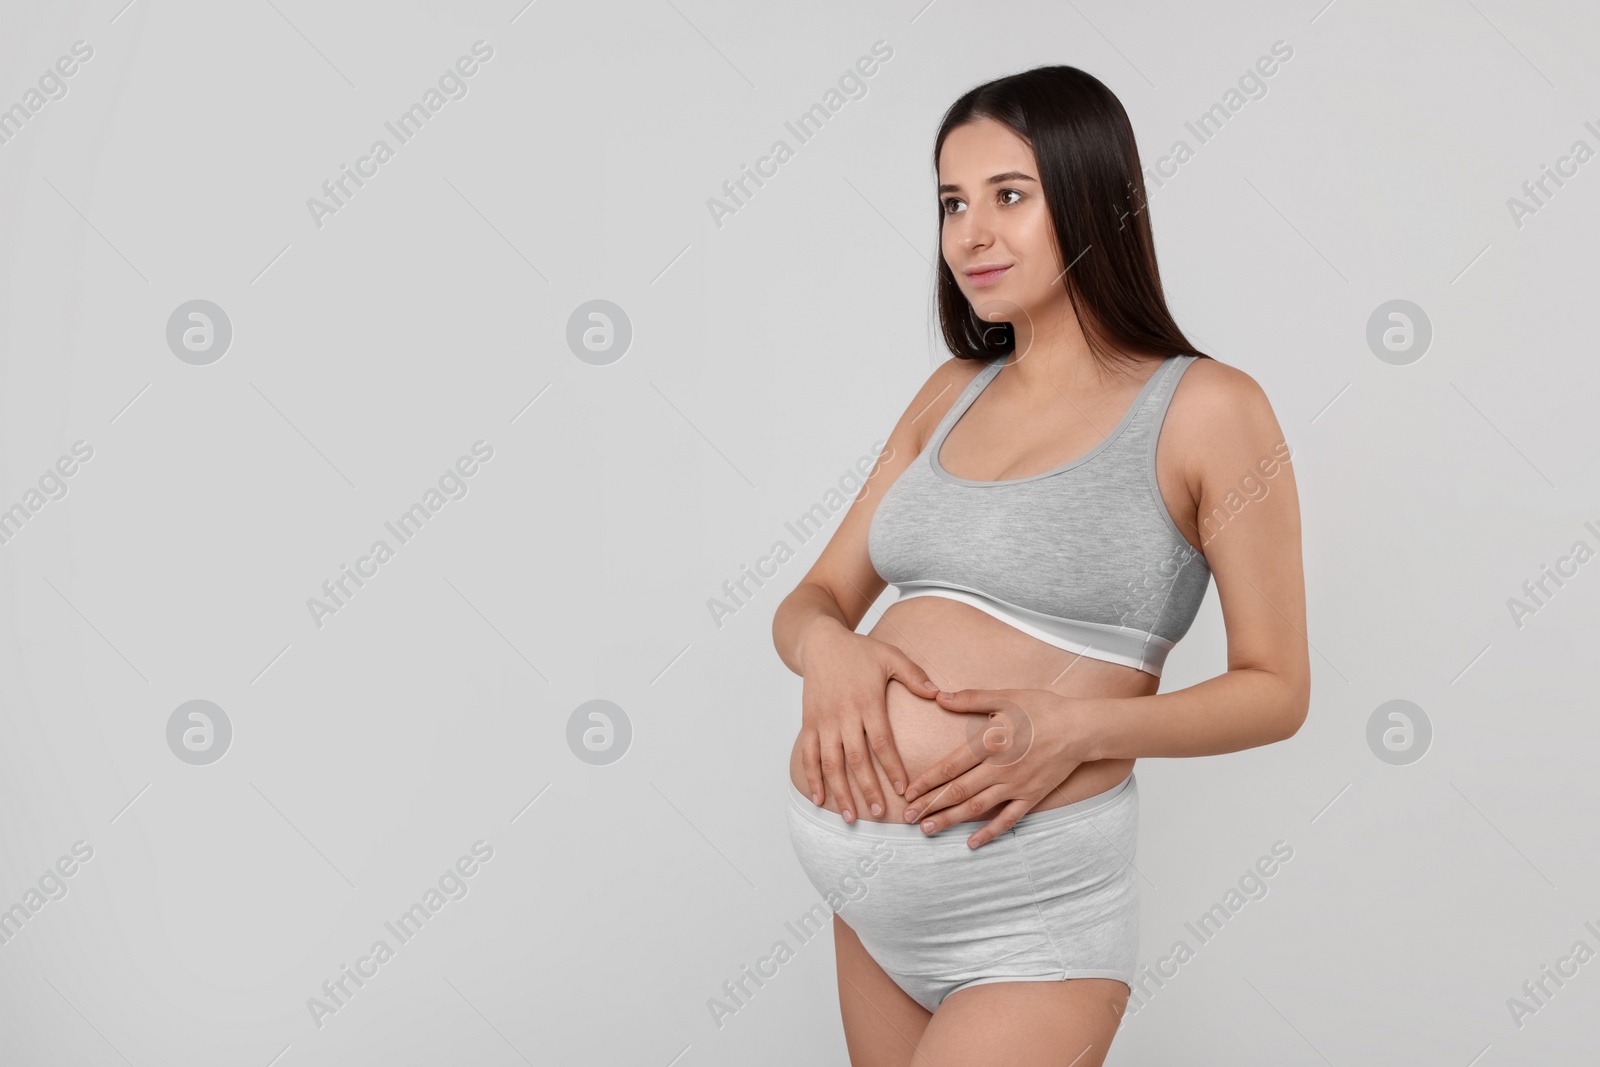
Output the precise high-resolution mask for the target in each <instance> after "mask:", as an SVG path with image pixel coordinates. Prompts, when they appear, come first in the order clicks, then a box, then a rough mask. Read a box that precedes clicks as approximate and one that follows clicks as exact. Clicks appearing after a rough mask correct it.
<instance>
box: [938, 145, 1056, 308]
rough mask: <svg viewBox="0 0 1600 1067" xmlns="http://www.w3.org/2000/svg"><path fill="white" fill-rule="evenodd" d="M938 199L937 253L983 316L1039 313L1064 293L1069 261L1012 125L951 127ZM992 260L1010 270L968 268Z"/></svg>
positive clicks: (1031, 163)
mask: <svg viewBox="0 0 1600 1067" xmlns="http://www.w3.org/2000/svg"><path fill="white" fill-rule="evenodd" d="M939 202H940V206H941V209H942V211H943V229H942V230H941V233H940V238H939V249H940V252H941V253H942V254H943V255H944V261H945V262H946V263H948V264H949V265H950V270H951V271H952V272H953V273H954V274H955V276H956V284H958V285H959V286H960V287H961V291H962V293H964V294H965V295H966V297H967V300H968V301H970V302H971V304H972V306H973V307H974V308H975V309H977V311H978V313H979V315H980V316H982V317H983V318H986V319H991V320H992V319H994V318H1004V319H1010V318H1011V316H1010V315H1009V314H1006V313H1005V311H1006V310H1007V307H1006V306H1007V305H1010V306H1011V307H1013V308H1021V309H1022V310H1024V311H1026V312H1027V313H1028V314H1029V315H1033V316H1037V314H1038V312H1039V311H1041V310H1042V309H1044V308H1046V307H1047V306H1049V305H1051V304H1053V303H1054V302H1056V301H1057V300H1065V299H1066V291H1065V288H1064V287H1063V286H1062V284H1061V275H1062V273H1063V272H1064V270H1065V267H1066V264H1064V263H1063V262H1062V261H1061V255H1060V252H1059V251H1058V250H1057V248H1056V235H1055V229H1054V227H1053V226H1052V224H1051V220H1050V210H1049V208H1048V207H1046V205H1045V202H1044V190H1043V188H1042V187H1041V186H1040V184H1039V168H1038V165H1037V163H1035V161H1034V158H1033V149H1031V148H1029V147H1028V144H1027V142H1026V141H1024V140H1023V139H1022V138H1020V137H1018V136H1017V135H1016V134H1015V133H1013V132H1012V131H1011V130H1010V129H1009V128H1008V127H1006V126H1004V125H1002V124H1000V123H998V122H996V121H994V120H993V119H978V120H976V121H974V122H969V123H964V124H962V125H960V126H957V127H956V128H954V129H953V130H951V131H950V133H949V135H948V136H946V137H945V141H944V145H943V147H942V148H941V149H940V151H939ZM990 266H998V267H1002V268H1005V269H1003V270H1001V271H999V272H998V273H979V274H972V273H969V272H971V271H972V270H973V268H975V267H990ZM995 302H1001V303H997V304H996V303H995ZM986 304H994V305H995V306H994V308H993V311H994V312H998V314H991V313H990V311H989V310H987V309H986V308H985V305H986Z"/></svg>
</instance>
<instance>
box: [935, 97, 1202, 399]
mask: <svg viewBox="0 0 1600 1067" xmlns="http://www.w3.org/2000/svg"><path fill="white" fill-rule="evenodd" d="M984 118H988V119H993V120H994V121H996V122H999V123H1001V124H1002V125H1004V126H1006V127H1007V128H1009V129H1010V130H1011V131H1012V132H1014V133H1016V135H1017V136H1019V137H1021V138H1022V139H1023V140H1024V141H1026V142H1027V143H1028V145H1029V147H1031V148H1032V149H1033V155H1034V158H1035V159H1036V160H1037V161H1038V164H1039V174H1038V178H1039V183H1040V185H1041V186H1042V191H1043V193H1044V198H1045V204H1046V205H1047V206H1048V207H1049V209H1050V218H1051V222H1052V224H1053V228H1054V229H1055V235H1056V245H1057V247H1058V248H1059V249H1060V252H1061V256H1062V260H1061V262H1062V264H1063V266H1066V267H1067V270H1066V271H1065V272H1064V273H1063V275H1062V279H1061V284H1062V285H1064V286H1065V287H1066V290H1067V295H1068V298H1069V299H1070V300H1071V301H1072V308H1073V311H1074V312H1076V313H1077V316H1078V321H1079V323H1081V324H1082V327H1083V333H1084V339H1085V340H1086V341H1087V342H1088V345H1089V350H1090V352H1091V353H1093V354H1094V355H1095V357H1096V359H1097V360H1098V361H1099V363H1100V365H1101V367H1102V369H1104V368H1105V367H1106V366H1107V365H1109V364H1111V363H1123V364H1134V363H1137V362H1139V360H1138V359H1137V357H1130V356H1126V355H1123V354H1121V353H1119V352H1117V351H1114V350H1113V349H1112V347H1111V346H1112V345H1115V346H1117V348H1120V349H1122V350H1123V351H1129V350H1132V351H1140V352H1150V351H1153V352H1160V353H1163V354H1172V353H1180V354H1184V355H1192V356H1199V357H1201V358H1203V359H1209V358H1211V357H1210V356H1208V355H1206V353H1204V352H1201V351H1199V350H1198V349H1196V348H1195V347H1194V346H1193V345H1192V344H1190V343H1189V339H1188V338H1187V337H1185V336H1184V335H1183V331H1182V330H1180V329H1178V324H1177V323H1176V322H1174V321H1173V318H1172V313H1171V312H1170V311H1169V310H1167V301H1166V297H1165V296H1164V295H1163V294H1162V291H1161V272H1160V270H1159V269H1158V268H1157V266H1156V249H1155V239H1154V237H1153V236H1152V235H1151V232H1150V209H1149V205H1148V204H1146V203H1145V197H1144V175H1143V173H1142V172H1141V170H1140V166H1139V148H1138V145H1137V144H1136V143H1135V142H1134V138H1133V125H1132V123H1130V122H1129V121H1128V113H1127V112H1126V111H1124V110H1123V108H1122V102H1121V101H1120V100H1118V99H1117V98H1116V95H1115V94H1113V93H1112V92H1111V90H1110V89H1108V88H1106V87H1105V85H1104V84H1103V83H1101V81H1100V80H1099V79H1098V78H1096V77H1094V75H1092V74H1088V73H1086V72H1084V71H1081V70H1079V69H1078V68H1077V67H1068V66H1050V67H1035V68H1034V69H1032V70H1028V71H1023V72H1022V73H1020V74H1011V75H1008V76H1006V77H1004V78H997V79H996V80H994V81H991V82H985V83H984V84H983V85H980V86H978V87H977V88H975V89H971V90H968V91H967V92H966V93H965V94H964V95H963V96H962V97H961V98H960V99H959V100H957V101H956V102H955V103H954V104H951V105H950V109H949V110H948V111H946V112H945V115H944V121H943V122H941V123H940V124H939V136H938V138H937V139H936V140H935V141H934V143H933V169H934V174H935V176H937V175H938V172H939V153H940V151H941V150H943V148H944V142H945V138H946V137H948V136H949V135H950V131H951V130H953V129H955V128H956V127H957V126H960V125H962V124H964V123H968V122H972V121H974V120H977V119H984ZM935 180H937V177H936V178H935ZM938 212H939V227H940V230H941V231H942V230H943V227H944V205H943V204H942V203H941V204H939V205H938ZM936 258H937V261H938V267H937V270H938V278H937V282H936V286H937V292H938V301H939V325H940V329H941V330H942V332H943V333H944V340H945V344H946V345H947V346H949V349H950V351H951V352H952V353H953V354H954V355H955V356H957V357H958V358H960V359H982V360H992V359H994V358H996V357H997V356H1001V355H1005V354H1008V353H1009V352H1010V351H1011V350H1012V348H1013V347H1014V346H1015V335H1014V332H1013V331H1012V330H1011V328H1010V327H1009V325H1008V324H1007V325H1005V326H1002V325H1001V324H999V323H995V322H989V321H986V320H980V319H979V318H978V316H977V313H976V312H975V311H974V310H973V308H972V305H971V304H970V303H969V302H968V301H967V298H966V296H965V295H963V294H962V292H961V289H960V287H959V286H958V285H957V284H956V279H955V274H954V273H952V272H951V270H950V265H949V264H948V263H946V262H945V260H944V256H943V254H942V253H941V254H940V255H938V256H937V257H936Z"/></svg>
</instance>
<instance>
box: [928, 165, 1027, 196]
mask: <svg viewBox="0 0 1600 1067" xmlns="http://www.w3.org/2000/svg"><path fill="white" fill-rule="evenodd" d="M1038 180H1039V179H1037V178H1034V177H1032V176H1030V175H1027V174H1024V173H1022V172H1021V171H1020V170H1008V171H1006V172H1005V173H1004V174H996V175H995V176H994V177H992V178H990V179H989V180H988V181H986V182H984V183H983V184H985V185H999V184H1000V183H1001V182H1036V181H1038ZM939 191H940V192H941V193H959V192H960V191H961V186H960V185H950V184H948V183H946V184H944V185H941V186H939Z"/></svg>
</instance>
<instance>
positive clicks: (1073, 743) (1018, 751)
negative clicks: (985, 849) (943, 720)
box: [905, 689, 1084, 848]
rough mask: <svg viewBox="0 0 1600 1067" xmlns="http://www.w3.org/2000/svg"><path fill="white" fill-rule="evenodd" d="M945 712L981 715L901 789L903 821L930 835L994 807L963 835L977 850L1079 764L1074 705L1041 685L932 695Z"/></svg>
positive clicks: (1080, 730)
mask: <svg viewBox="0 0 1600 1067" xmlns="http://www.w3.org/2000/svg"><path fill="white" fill-rule="evenodd" d="M936 699H937V700H938V702H939V706H940V707H941V708H944V709H945V710H946V711H963V712H971V713H973V714H977V715H987V716H988V717H989V721H988V722H987V723H975V724H974V727H973V729H972V730H971V731H970V732H969V734H968V737H967V743H966V744H965V745H962V746H961V747H960V748H957V749H956V750H955V751H953V752H951V753H950V754H949V755H948V756H946V757H945V758H944V759H942V760H940V761H938V762H937V763H935V764H933V766H931V767H929V768H928V769H927V770H925V771H923V772H922V773H921V774H919V775H917V776H916V777H915V778H913V779H912V780H911V782H910V783H908V784H907V786H906V792H905V798H906V801H907V802H908V806H907V808H906V821H907V822H912V821H915V820H916V819H919V818H920V819H922V820H923V822H922V829H923V832H924V833H928V834H933V833H937V832H938V831H940V830H943V829H944V828H945V827H946V826H949V825H951V824H952V823H958V822H970V821H973V820H975V819H976V818H977V817H978V816H979V815H981V814H983V813H984V812H985V811H988V810H989V809H990V808H992V807H994V806H995V805H997V804H1005V807H1004V809H1002V810H1001V811H1000V813H999V814H997V815H996V816H995V817H994V818H993V819H991V820H989V822H988V823H987V824H985V825H984V827H983V828H982V829H980V830H979V831H978V832H977V833H975V834H973V835H972V836H971V837H969V838H967V847H969V848H980V847H981V846H983V845H984V844H987V843H988V842H989V841H992V840H994V838H995V837H996V836H998V835H1000V834H1003V833H1005V832H1006V831H1007V830H1009V829H1011V828H1012V827H1013V826H1015V825H1016V823H1017V820H1018V819H1020V818H1022V817H1023V816H1024V815H1026V814H1027V813H1028V812H1029V811H1030V810H1032V809H1033V807H1034V805H1036V804H1038V803H1039V802H1040V801H1041V800H1043V799H1044V798H1045V797H1046V796H1048V795H1049V794H1050V793H1051V792H1052V791H1053V790H1054V789H1055V788H1056V787H1057V786H1059V785H1060V784H1061V783H1062V782H1064V781H1066V779H1067V776H1068V775H1070V774H1071V773H1072V772H1073V771H1074V770H1076V769H1077V767H1078V765H1079V764H1080V763H1082V762H1083V759H1082V740H1081V739H1082V737H1083V734H1084V731H1083V723H1082V722H1081V718H1082V716H1081V715H1074V714H1073V707H1072V705H1073V704H1075V703H1077V704H1081V703H1082V701H1074V700H1073V699H1072V698H1070V697H1064V696H1061V695H1060V694H1058V693H1052V692H1050V691H1049V690H1048V689H962V690H958V691H957V692H954V693H945V692H941V693H940V694H939V695H938V697H937V698H936Z"/></svg>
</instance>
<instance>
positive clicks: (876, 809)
mask: <svg viewBox="0 0 1600 1067" xmlns="http://www.w3.org/2000/svg"><path fill="white" fill-rule="evenodd" d="M872 814H874V815H882V814H883V805H881V804H874V805H872Z"/></svg>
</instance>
